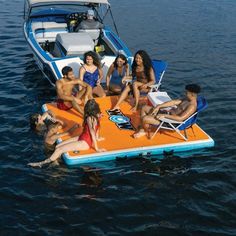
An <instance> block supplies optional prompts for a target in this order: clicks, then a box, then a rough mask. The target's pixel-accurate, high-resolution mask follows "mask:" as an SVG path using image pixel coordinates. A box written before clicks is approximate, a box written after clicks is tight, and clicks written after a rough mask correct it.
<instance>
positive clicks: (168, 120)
mask: <svg viewBox="0 0 236 236" xmlns="http://www.w3.org/2000/svg"><path fill="white" fill-rule="evenodd" d="M159 120H160V121H163V122H166V123H172V124H181V123H183V121H177V120H171V119H167V118H160V119H159Z"/></svg>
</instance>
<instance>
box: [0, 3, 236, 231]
mask: <svg viewBox="0 0 236 236" xmlns="http://www.w3.org/2000/svg"><path fill="white" fill-rule="evenodd" d="M0 3H1V10H0V12H1V14H0V19H1V24H0V57H1V59H0V109H1V110H0V111H1V113H0V124H1V125H0V155H1V164H0V224H1V225H0V226H1V227H0V235H4V236H5V235H99V236H100V235H181V236H182V235H236V191H235V190H236V173H235V172H236V155H235V154H236V148H235V136H236V127H235V119H236V106H235V96H236V92H235V88H236V27H235V25H236V14H235V12H236V1H235V0H224V1H222V0H208V1H206V0H171V1H167V0H155V1H154V0H142V1H141V0H136V1H126V0H119V1H115V0H112V1H111V3H112V6H113V12H114V16H115V18H116V21H117V25H118V27H119V29H120V35H121V37H122V39H123V40H124V41H125V42H126V43H127V45H128V46H129V48H130V49H131V50H132V52H135V51H136V50H138V49H146V50H147V51H148V52H149V53H150V55H151V56H152V57H153V58H157V59H164V60H166V61H168V63H169V67H168V70H167V73H166V74H165V77H164V88H165V89H167V90H168V92H169V93H170V94H171V95H172V96H177V95H179V94H181V93H182V90H183V86H184V85H185V84H186V83H189V82H197V83H199V84H201V86H202V87H203V93H204V95H205V96H206V97H207V100H208V102H209V108H208V109H207V111H206V112H204V113H203V114H201V116H200V119H199V123H200V125H201V126H202V127H203V128H204V129H205V130H206V131H207V132H208V133H209V134H210V135H211V136H212V137H213V138H214V139H215V141H216V147H215V148H213V149H210V150H202V151H200V152H194V153H187V154H185V156H187V157H188V160H189V161H188V165H186V163H182V164H181V165H183V168H181V165H180V168H179V169H178V171H175V168H174V171H170V173H164V174H163V175H159V174H158V171H157V166H158V165H159V163H156V161H147V160H146V161H145V160H140V159H136V160H130V161H116V162H109V163H103V164H97V165H94V166H90V168H91V167H94V168H95V167H96V168H98V169H99V170H96V171H95V170H93V169H92V170H91V172H87V171H84V170H83V169H82V168H75V169H68V168H67V167H66V166H65V165H64V164H63V163H61V164H60V165H59V166H54V165H51V166H49V167H46V168H43V169H31V168H28V167H27V166H26V164H27V163H28V162H29V161H38V160H42V159H44V153H43V148H42V137H39V136H37V135H36V134H34V133H32V132H31V131H30V129H29V123H28V118H29V115H30V114H32V113H33V112H35V111H39V110H40V107H41V105H42V104H43V103H45V102H49V101H52V100H53V99H54V98H55V92H54V89H53V88H52V87H51V86H50V84H49V83H48V82H47V80H45V79H43V75H42V74H41V72H40V71H39V69H38V68H37V66H36V64H35V62H34V60H33V58H32V54H31V51H30V50H29V48H28V46H27V44H26V42H25V40H24V37H23V33H22V23H23V19H22V15H23V13H22V12H23V1H22V0H12V1H6V0H1V1H0ZM181 155H183V154H180V156H181Z"/></svg>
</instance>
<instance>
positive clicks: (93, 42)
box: [31, 6, 117, 58]
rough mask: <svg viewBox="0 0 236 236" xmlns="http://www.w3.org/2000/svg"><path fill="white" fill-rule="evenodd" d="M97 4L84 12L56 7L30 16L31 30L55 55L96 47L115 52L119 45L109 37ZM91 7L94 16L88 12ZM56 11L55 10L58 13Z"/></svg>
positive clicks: (101, 51) (104, 52) (71, 54)
mask: <svg viewBox="0 0 236 236" xmlns="http://www.w3.org/2000/svg"><path fill="white" fill-rule="evenodd" d="M94 9H95V8H94V7H89V6H88V7H87V8H85V9H84V11H82V12H78V11H76V12H70V13H69V14H68V13H67V14H65V12H62V11H58V10H57V11H55V10H54V9H53V8H51V9H50V11H51V12H54V15H50V14H49V13H48V14H40V12H38V13H37V14H36V15H35V16H34V15H33V16H32V17H31V31H32V34H33V35H34V38H35V40H36V41H37V43H38V44H39V45H40V46H41V48H42V49H43V50H44V51H45V52H46V53H48V54H49V55H50V56H51V57H52V58H64V57H74V56H82V55H83V54H84V53H85V52H87V51H90V50H92V51H95V52H97V53H98V54H99V55H100V56H101V57H103V56H105V55H106V56H115V55H116V54H117V48H115V47H114V45H113V44H112V43H111V40H110V39H109V38H107V37H106V35H105V32H106V28H105V27H104V25H103V22H102V19H101V17H100V16H99V14H98V12H97V11H96V10H94ZM89 11H90V13H91V15H92V18H91V17H90V18H89V16H88V12H89ZM55 12H56V14H55Z"/></svg>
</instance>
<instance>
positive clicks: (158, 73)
mask: <svg viewBox="0 0 236 236" xmlns="http://www.w3.org/2000/svg"><path fill="white" fill-rule="evenodd" d="M152 67H153V69H154V73H155V78H156V83H155V84H154V85H151V86H149V87H150V88H151V90H150V92H157V91H158V89H159V87H160V86H161V82H162V78H163V76H164V74H165V71H166V68H167V62H165V61H161V60H152Z"/></svg>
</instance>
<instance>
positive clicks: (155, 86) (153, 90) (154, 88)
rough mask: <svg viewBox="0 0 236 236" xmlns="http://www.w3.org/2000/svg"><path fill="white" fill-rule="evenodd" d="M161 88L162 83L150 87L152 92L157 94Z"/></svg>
mask: <svg viewBox="0 0 236 236" xmlns="http://www.w3.org/2000/svg"><path fill="white" fill-rule="evenodd" d="M160 86H161V83H158V84H153V85H149V86H148V87H149V88H150V92H157V91H158V89H159V87H160Z"/></svg>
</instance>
